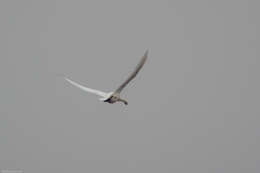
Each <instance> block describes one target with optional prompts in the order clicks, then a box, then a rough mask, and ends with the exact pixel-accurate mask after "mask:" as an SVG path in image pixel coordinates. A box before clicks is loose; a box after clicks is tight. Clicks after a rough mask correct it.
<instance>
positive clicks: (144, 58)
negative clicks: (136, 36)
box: [115, 50, 148, 93]
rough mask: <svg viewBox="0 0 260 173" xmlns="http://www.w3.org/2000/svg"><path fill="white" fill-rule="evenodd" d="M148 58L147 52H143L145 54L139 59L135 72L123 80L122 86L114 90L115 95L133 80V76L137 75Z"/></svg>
mask: <svg viewBox="0 0 260 173" xmlns="http://www.w3.org/2000/svg"><path fill="white" fill-rule="evenodd" d="M147 56H148V50H147V51H146V52H145V54H144V55H143V57H142V58H141V60H140V62H139V63H138V64H137V66H136V68H135V70H134V71H133V72H132V73H131V75H130V76H129V77H128V78H127V79H126V80H125V82H124V83H123V84H121V85H120V86H119V88H117V89H116V91H115V92H116V93H120V92H121V91H122V90H123V89H124V88H125V86H126V85H127V84H128V83H129V82H130V81H131V80H132V79H133V78H135V76H136V75H137V73H138V72H139V71H140V70H141V68H142V67H143V65H144V63H145V62H146V59H147Z"/></svg>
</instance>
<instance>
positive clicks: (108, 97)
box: [64, 50, 148, 105]
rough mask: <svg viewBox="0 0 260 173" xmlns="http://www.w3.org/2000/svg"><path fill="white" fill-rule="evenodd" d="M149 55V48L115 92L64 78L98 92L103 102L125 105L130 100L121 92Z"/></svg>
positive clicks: (87, 90)
mask: <svg viewBox="0 0 260 173" xmlns="http://www.w3.org/2000/svg"><path fill="white" fill-rule="evenodd" d="M147 56H148V50H147V51H146V52H145V54H144V55H143V57H142V58H141V60H140V62H139V64H138V65H137V66H136V68H135V70H134V71H133V73H132V74H131V75H130V76H129V77H128V78H127V79H126V80H125V82H124V83H122V84H121V85H120V86H119V87H118V88H117V89H116V90H115V91H113V92H109V93H106V92H103V91H99V90H96V89H91V88H87V87H85V86H83V85H80V84H78V83H76V82H74V81H72V80H71V79H69V78H66V77H64V79H65V80H66V81H68V82H69V83H71V84H72V85H74V86H76V87H78V88H79V89H81V90H83V91H86V92H89V93H93V94H96V95H98V96H101V98H100V99H99V100H101V101H103V102H108V103H111V104H113V103H115V102H123V103H124V104H125V105H127V104H128V102H127V101H126V100H124V99H121V98H120V93H121V91H122V90H123V89H124V88H125V87H126V85H127V84H128V83H129V82H130V81H131V80H132V79H133V78H134V77H135V76H136V75H137V73H138V72H139V71H140V70H141V68H142V67H143V65H144V63H145V62H146V59H147Z"/></svg>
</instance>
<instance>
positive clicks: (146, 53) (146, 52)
mask: <svg viewBox="0 0 260 173" xmlns="http://www.w3.org/2000/svg"><path fill="white" fill-rule="evenodd" d="M148 53H149V49H146V51H145V53H144V56H146V57H147V56H148Z"/></svg>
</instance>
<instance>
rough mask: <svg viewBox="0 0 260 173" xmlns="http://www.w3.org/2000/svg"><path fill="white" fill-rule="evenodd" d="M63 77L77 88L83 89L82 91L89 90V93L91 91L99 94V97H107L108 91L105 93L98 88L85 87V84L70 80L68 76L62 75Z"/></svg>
mask: <svg viewBox="0 0 260 173" xmlns="http://www.w3.org/2000/svg"><path fill="white" fill-rule="evenodd" d="M64 79H65V80H66V81H68V82H69V83H71V84H72V85H74V86H76V87H78V88H79V89H81V90H83V91H86V92H89V93H93V94H96V95H98V96H101V97H107V96H108V94H109V93H105V92H102V91H98V90H95V89H91V88H87V87H85V86H82V85H80V84H78V83H76V82H74V81H72V80H70V79H69V78H66V77H64Z"/></svg>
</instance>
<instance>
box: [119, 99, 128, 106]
mask: <svg viewBox="0 0 260 173" xmlns="http://www.w3.org/2000/svg"><path fill="white" fill-rule="evenodd" d="M118 101H120V102H123V103H124V104H125V105H128V102H127V101H126V100H124V99H121V98H119V99H118Z"/></svg>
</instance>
